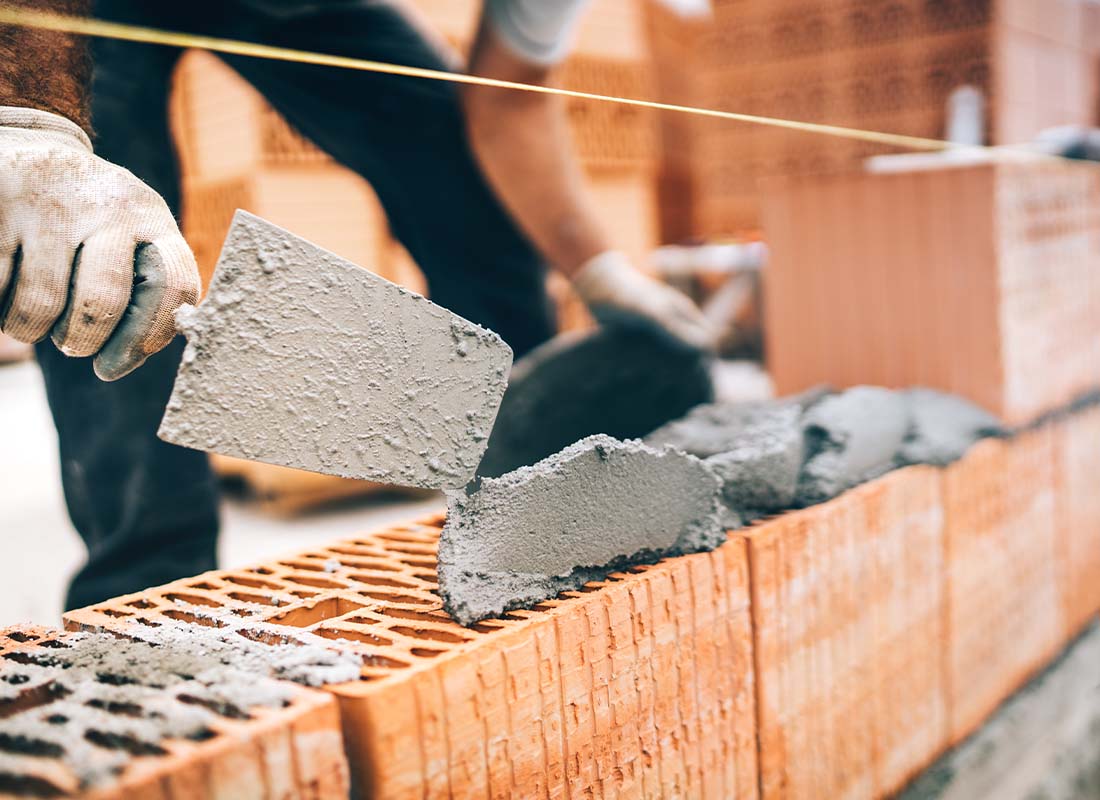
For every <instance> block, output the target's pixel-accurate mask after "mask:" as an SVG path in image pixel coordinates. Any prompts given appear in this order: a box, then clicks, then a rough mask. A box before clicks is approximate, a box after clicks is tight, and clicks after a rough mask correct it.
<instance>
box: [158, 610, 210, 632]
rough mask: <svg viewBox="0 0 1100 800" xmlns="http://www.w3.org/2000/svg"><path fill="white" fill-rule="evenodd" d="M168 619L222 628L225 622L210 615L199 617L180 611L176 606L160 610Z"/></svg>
mask: <svg viewBox="0 0 1100 800" xmlns="http://www.w3.org/2000/svg"><path fill="white" fill-rule="evenodd" d="M162 613H163V614H164V616H166V617H168V619H174V620H177V621H179V622H191V623H194V624H195V625H205V626H206V627H207V628H224V627H225V623H224V622H220V621H218V620H216V619H211V618H210V617H200V616H198V615H197V614H191V613H189V612H187V611H180V610H179V609H178V608H169V609H167V610H166V611H164V612H162Z"/></svg>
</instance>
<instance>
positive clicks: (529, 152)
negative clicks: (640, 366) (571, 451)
mask: <svg viewBox="0 0 1100 800" xmlns="http://www.w3.org/2000/svg"><path fill="white" fill-rule="evenodd" d="M584 5H585V2H583V0H486V6H485V13H484V14H483V15H482V23H481V27H480V30H479V33H478V37H477V41H476V42H475V45H474V48H473V51H472V54H471V57H470V65H469V69H470V72H471V73H472V74H474V75H478V76H482V77H487V78H496V79H500V80H507V81H515V82H520V83H528V84H538V85H546V84H547V83H548V81H549V80H550V75H551V71H552V68H553V65H554V64H555V63H556V62H557V61H558V60H559V59H560V58H561V57H562V56H563V55H564V52H563V51H564V49H565V46H566V45H567V44H568V40H569V37H570V32H571V30H570V29H571V27H572V22H574V21H575V17H576V15H577V14H579V12H580V11H581V10H583V6H584ZM463 104H464V107H465V113H466V120H467V126H468V129H469V135H470V141H471V145H472V147H473V150H474V153H475V155H476V156H477V159H478V161H479V162H480V164H481V167H482V169H483V171H484V172H485V174H486V176H487V177H488V179H489V181H490V183H491V184H492V185H493V187H494V189H496V191H497V194H498V195H499V196H500V198H501V199H502V201H503V202H504V204H505V205H506V206H507V208H508V209H509V211H510V212H511V213H512V215H513V216H514V217H515V219H516V220H517V222H518V223H519V225H520V227H521V228H522V229H523V230H524V232H525V233H526V234H527V235H528V236H529V237H530V238H531V240H532V241H533V242H534V244H535V246H536V247H538V249H539V250H540V252H541V253H542V254H543V256H544V257H545V258H546V259H547V261H549V262H550V264H551V265H552V266H553V267H554V268H556V269H557V270H559V271H561V272H562V273H564V274H565V275H566V276H567V277H568V278H570V279H571V280H572V281H573V284H574V286H575V287H576V289H577V291H578V293H579V294H580V295H581V297H582V298H583V299H584V300H585V301H586V302H587V303H588V305H589V306H590V307H591V308H592V310H593V312H595V314H596V316H597V318H599V319H601V320H604V321H627V320H630V319H637V318H644V319H648V320H650V321H653V322H657V323H658V324H659V325H661V326H662V327H664V328H665V329H667V330H669V331H670V332H672V333H673V334H675V335H677V336H679V337H680V338H682V339H684V340H685V341H687V342H689V343H691V344H694V345H697V346H702V347H706V346H709V345H710V343H711V339H712V337H711V334H710V330H709V328H708V326H707V323H706V321H705V319H704V318H703V316H702V314H701V313H700V312H699V310H698V309H697V308H696V307H695V305H694V304H693V303H692V302H691V301H690V300H689V299H688V298H687V297H686V296H684V295H683V294H681V293H680V292H677V291H676V290H674V289H672V288H670V287H668V286H666V285H665V284H663V283H660V282H659V281H656V280H654V279H652V278H650V277H648V276H646V275H645V274H643V273H642V272H640V271H638V270H637V269H635V268H634V267H633V265H631V264H630V262H629V260H628V259H627V258H626V257H625V256H624V255H623V254H622V253H620V252H618V251H616V250H614V249H613V241H612V238H611V236H610V235H609V234H608V232H607V231H606V230H605V229H604V227H603V226H602V225H601V223H600V221H599V219H598V216H597V214H596V212H595V208H594V206H593V204H592V201H591V199H590V198H589V196H588V192H587V190H586V187H585V182H584V175H583V173H582V171H581V168H580V165H579V164H578V163H577V160H576V158H575V156H574V154H573V148H572V142H571V140H570V135H569V130H568V127H567V119H566V115H565V109H564V104H563V101H562V98H560V97H554V96H552V95H545V94H536V93H532V92H521V91H515V90H511V89H499V88H493V87H485V86H466V87H464V88H463Z"/></svg>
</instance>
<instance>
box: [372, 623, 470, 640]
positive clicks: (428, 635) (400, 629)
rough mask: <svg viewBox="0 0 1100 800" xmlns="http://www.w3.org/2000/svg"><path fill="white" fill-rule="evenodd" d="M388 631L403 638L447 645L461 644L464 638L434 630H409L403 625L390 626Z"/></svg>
mask: <svg viewBox="0 0 1100 800" xmlns="http://www.w3.org/2000/svg"><path fill="white" fill-rule="evenodd" d="M390 630H391V631H393V632H394V633H400V634H402V635H403V636H411V637H412V638H414V639H431V640H432V641H433V642H446V643H447V644H462V643H463V642H465V641H466V638H467V637H465V636H460V635H459V634H457V633H451V632H449V631H439V630H436V629H434V628H409V627H406V626H404V625H391V626H390Z"/></svg>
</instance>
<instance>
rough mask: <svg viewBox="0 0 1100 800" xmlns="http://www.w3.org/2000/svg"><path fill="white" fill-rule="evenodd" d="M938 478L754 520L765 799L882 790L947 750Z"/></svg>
mask: <svg viewBox="0 0 1100 800" xmlns="http://www.w3.org/2000/svg"><path fill="white" fill-rule="evenodd" d="M939 480H940V476H939V472H938V471H937V470H935V469H933V468H930V467H911V468H908V469H905V470H900V471H897V472H894V473H892V474H890V475H888V476H886V477H884V478H882V479H880V480H877V481H874V482H872V483H868V484H864V485H862V486H860V487H858V488H856V489H854V490H852V491H850V492H847V493H845V494H843V495H841V496H840V497H838V498H837V499H835V500H831V501H829V502H827V503H823V504H821V505H819V506H815V507H812V508H809V509H805V510H802V511H796V512H792V513H789V514H785V515H783V516H780V517H777V518H775V519H773V520H770V521H767V522H764V523H762V524H759V525H757V526H755V527H754V528H751V529H750V530H748V531H747V532H746V534H745V537H746V538H747V540H748V544H749V559H750V564H751V575H752V607H753V624H754V630H755V660H756V676H757V707H758V717H759V740H760V773H761V778H760V782H761V796H762V797H763V798H766V799H767V798H809V797H884V796H889V795H891V794H892V793H894V792H896V791H897V790H898V789H900V788H901V787H902V786H903V785H904V784H905V782H906V781H907V780H908V779H909V778H910V777H912V776H913V775H914V774H915V773H916V772H917V771H918V770H919V769H921V768H922V767H924V766H926V765H927V764H929V763H931V761H932V760H933V759H934V758H935V756H936V755H937V754H938V753H940V752H941V751H942V750H943V749H944V748H945V747H946V744H947V712H946V707H945V702H944V700H945V697H944V692H943V675H942V661H941V658H942V656H941V654H942V652H943V647H944V637H943V616H942V610H943V563H942V562H943V524H942V510H941V505H940V484H939Z"/></svg>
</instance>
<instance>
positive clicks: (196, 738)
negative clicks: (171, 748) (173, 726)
mask: <svg viewBox="0 0 1100 800" xmlns="http://www.w3.org/2000/svg"><path fill="white" fill-rule="evenodd" d="M217 735H218V734H216V733H214V731H212V730H210V729H209V728H199V730H197V731H195V732H194V733H189V734H187V738H188V739H190V740H191V741H192V742H207V741H209V740H211V739H213V738H214V737H215V736H217Z"/></svg>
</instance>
